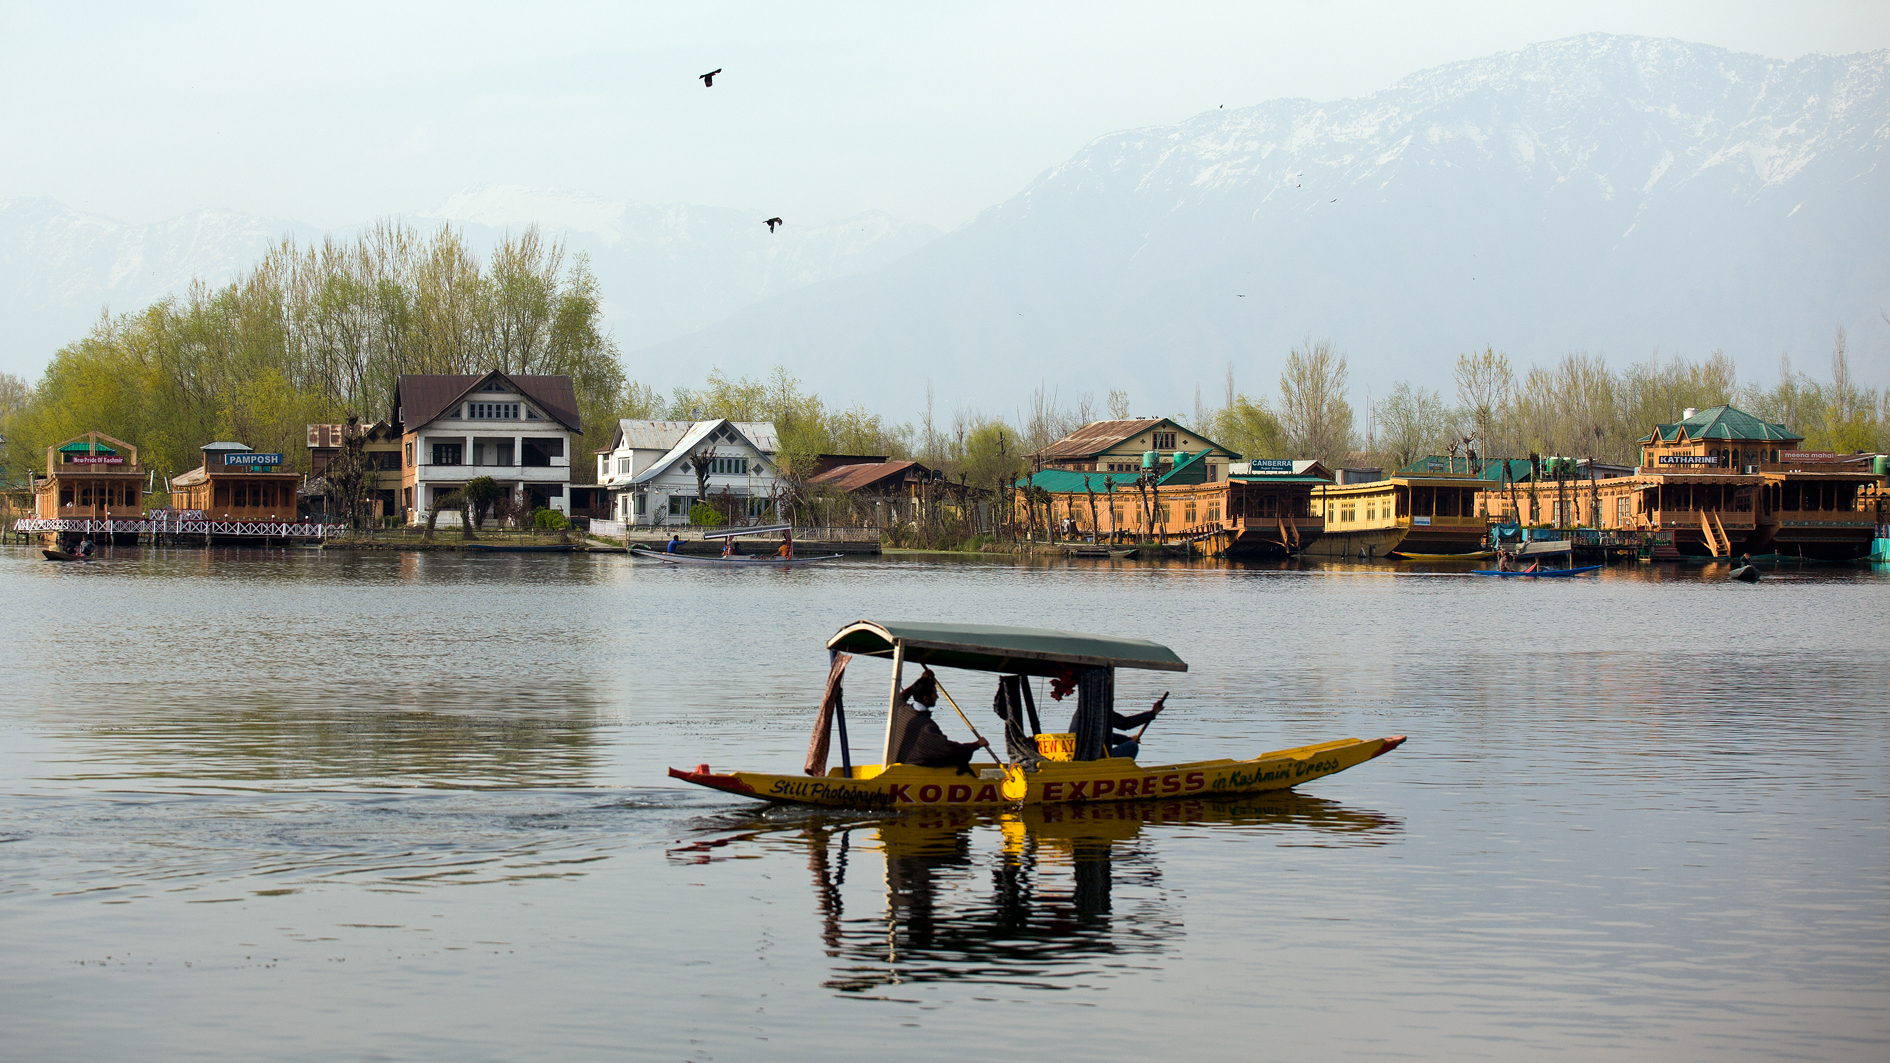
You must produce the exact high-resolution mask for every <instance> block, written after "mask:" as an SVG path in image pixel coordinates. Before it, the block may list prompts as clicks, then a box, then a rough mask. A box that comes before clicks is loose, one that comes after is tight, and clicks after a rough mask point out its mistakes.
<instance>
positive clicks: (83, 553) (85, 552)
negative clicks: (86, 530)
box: [79, 535, 93, 557]
mask: <svg viewBox="0 0 1890 1063" xmlns="http://www.w3.org/2000/svg"><path fill="white" fill-rule="evenodd" d="M92 549H93V547H92V537H91V536H89V535H88V536H86V537H85V538H83V539H81V540H79V556H80V557H91V556H92Z"/></svg>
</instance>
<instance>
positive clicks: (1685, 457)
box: [1660, 454, 1719, 465]
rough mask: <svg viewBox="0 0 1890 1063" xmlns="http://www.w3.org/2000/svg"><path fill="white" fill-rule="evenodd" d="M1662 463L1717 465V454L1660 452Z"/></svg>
mask: <svg viewBox="0 0 1890 1063" xmlns="http://www.w3.org/2000/svg"><path fill="white" fill-rule="evenodd" d="M1660 463H1661V464H1662V465H1718V464H1719V455H1718V454H1662V455H1661V456H1660Z"/></svg>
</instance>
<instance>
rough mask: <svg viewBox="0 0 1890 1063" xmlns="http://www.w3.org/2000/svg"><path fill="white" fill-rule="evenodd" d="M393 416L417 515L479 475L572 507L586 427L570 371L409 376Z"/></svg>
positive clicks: (531, 497)
mask: <svg viewBox="0 0 1890 1063" xmlns="http://www.w3.org/2000/svg"><path fill="white" fill-rule="evenodd" d="M392 420H393V423H394V424H396V425H398V426H399V427H400V441H401V448H400V461H401V467H400V504H401V507H402V508H403V509H404V510H405V511H406V513H407V520H408V521H409V522H411V523H421V522H424V521H425V520H426V518H427V512H428V511H429V510H430V509H432V508H433V504H434V502H435V501H436V500H437V499H438V498H439V496H441V495H443V494H446V493H447V492H449V491H455V490H458V489H459V488H462V487H464V486H466V483H467V481H469V480H472V479H473V478H475V477H479V476H490V477H492V478H493V479H494V480H496V481H498V483H499V486H500V487H503V488H505V489H506V491H508V492H509V493H510V495H511V497H512V498H513V499H515V500H523V501H525V502H528V503H529V504H530V505H531V508H533V509H541V508H542V509H555V510H557V511H558V512H560V513H569V512H570V505H569V492H568V491H567V490H566V488H567V487H568V486H569V485H570V483H571V448H572V447H573V445H575V444H576V442H577V440H578V437H579V435H580V434H581V433H582V429H581V428H580V427H579V424H578V413H577V393H576V392H575V391H573V390H572V388H571V378H570V377H568V376H512V375H509V374H506V373H500V372H497V371H494V372H490V373H482V374H475V375H450V376H449V375H440V376H418V375H414V376H402V377H401V378H400V380H399V382H398V383H396V384H395V385H394V409H393V418H392ZM452 519H457V518H456V517H455V518H452Z"/></svg>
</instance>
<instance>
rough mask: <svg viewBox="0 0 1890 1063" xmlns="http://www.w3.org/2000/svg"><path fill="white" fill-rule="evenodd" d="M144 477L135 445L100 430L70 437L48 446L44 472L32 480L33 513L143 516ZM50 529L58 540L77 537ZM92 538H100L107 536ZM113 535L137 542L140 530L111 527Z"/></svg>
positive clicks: (123, 541)
mask: <svg viewBox="0 0 1890 1063" xmlns="http://www.w3.org/2000/svg"><path fill="white" fill-rule="evenodd" d="M145 477H146V473H145V470H144V468H143V467H142V466H140V465H139V464H138V448H137V447H134V446H132V445H131V444H130V443H127V442H125V441H124V440H122V439H114V438H112V437H111V436H108V435H106V434H105V433H103V432H87V433H85V434H84V435H82V436H74V437H73V438H71V439H68V440H66V441H65V442H63V443H59V444H56V445H54V446H50V447H47V448H46V475H45V476H43V477H37V478H35V479H34V480H33V515H34V516H35V517H38V518H41V519H51V520H93V521H100V520H110V521H119V520H122V521H127V522H135V521H140V520H143V519H144V488H145ZM134 528H135V525H134ZM48 534H52V535H54V536H57V537H58V538H59V539H60V540H61V541H67V540H69V541H71V542H77V541H78V540H79V539H80V538H81V533H79V532H71V531H68V532H53V533H48ZM93 538H94V540H95V541H100V542H102V541H104V538H105V536H104V534H103V533H98V534H94V535H93ZM111 540H112V541H113V542H115V543H119V544H120V545H131V544H135V543H136V542H137V541H138V533H137V531H135V530H133V531H129V532H113V533H111Z"/></svg>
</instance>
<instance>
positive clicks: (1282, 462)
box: [1247, 458, 1293, 473]
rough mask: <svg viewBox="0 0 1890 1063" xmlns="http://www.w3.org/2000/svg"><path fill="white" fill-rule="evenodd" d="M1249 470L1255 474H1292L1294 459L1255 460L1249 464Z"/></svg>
mask: <svg viewBox="0 0 1890 1063" xmlns="http://www.w3.org/2000/svg"><path fill="white" fill-rule="evenodd" d="M1247 468H1248V469H1249V470H1250V471H1252V472H1255V473H1269V472H1273V473H1277V472H1292V471H1293V459H1292V458H1255V459H1253V460H1252V461H1250V462H1248V463H1247Z"/></svg>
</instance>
